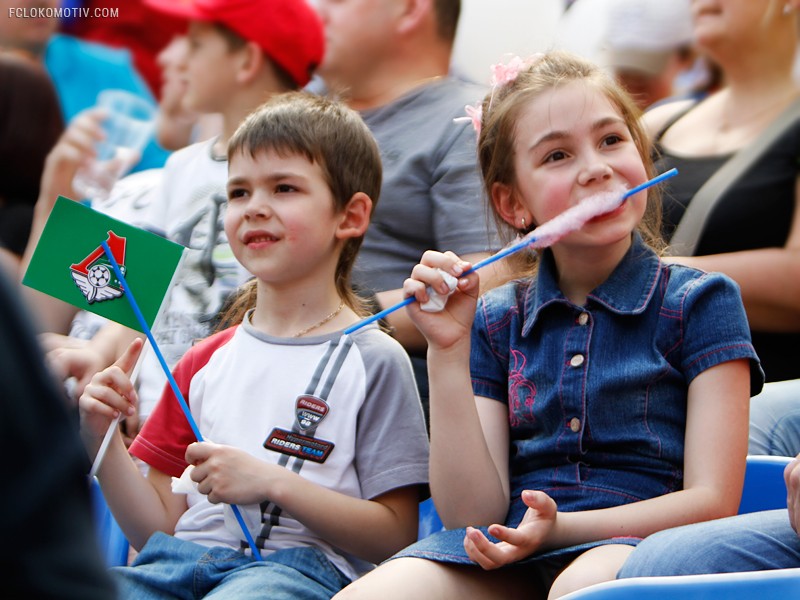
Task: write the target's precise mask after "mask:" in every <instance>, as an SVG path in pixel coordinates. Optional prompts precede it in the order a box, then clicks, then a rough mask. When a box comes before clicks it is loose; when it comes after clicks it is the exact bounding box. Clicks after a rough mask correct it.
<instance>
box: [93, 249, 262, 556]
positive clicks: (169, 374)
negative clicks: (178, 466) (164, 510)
mask: <svg viewBox="0 0 800 600" xmlns="http://www.w3.org/2000/svg"><path fill="white" fill-rule="evenodd" d="M102 246H103V250H104V251H105V253H106V256H107V257H108V260H109V261H110V262H111V266H112V267H113V268H114V274H115V275H116V276H117V279H118V280H119V282H120V284H121V285H122V288H123V290H125V297H126V298H128V302H129V303H130V305H131V308H132V309H133V313H134V314H135V315H136V318H137V319H138V321H139V324H140V325H141V326H142V330H143V331H144V334H145V336H147V340H148V341H149V342H150V346H151V347H152V348H153V352H154V353H155V355H156V358H158V362H159V363H160V364H161V368H162V369H163V371H164V374H165V375H166V376H167V381H168V382H169V385H170V387H171V388H172V392H173V393H174V394H175V398H176V399H177V400H178V404H180V407H181V410H182V411H183V414H184V416H185V417H186V420H187V421H188V423H189V427H191V428H192V432H193V433H194V437H195V439H196V440H197V441H198V442H202V441H204V440H203V435H202V434H201V433H200V429H199V428H198V427H197V423H196V422H195V420H194V417H192V413H191V411H190V410H189V405H188V404H187V403H186V400H185V399H184V397H183V394H182V393H181V390H180V388H179V387H178V383H177V382H176V381H175V378H174V377H173V376H172V371H170V369H169V366H168V365H167V361H166V360H164V355H163V354H162V353H161V349H160V348H159V347H158V344H156V340H155V338H153V332H152V331H150V327H149V326H148V325H147V319H145V318H144V315H143V314H142V311H141V310H139V305H138V304H137V303H136V299H135V298H134V297H133V293H132V292H131V290H130V288H129V287H128V282H127V281H125V276H124V275H123V274H122V269H120V267H119V263H118V262H117V259H116V258H115V257H114V253H113V252H111V248H109V247H108V243H107V242H106V241H105V240H103V242H102ZM230 507H231V510H232V511H233V515H234V516H235V517H236V520H237V521H238V522H239V527H241V529H242V532H243V533H244V537H245V539H246V540H247V544H248V545H249V546H250V550H251V551H252V552H253V556H254V557H255V558H256V559H258V560H263V558H262V557H261V553H260V552H259V550H258V547H257V546H256V543H255V540H254V539H253V536H252V535H251V533H250V530H249V529H248V527H247V524H246V523H245V522H244V518H242V513H241V511H240V510H239V507H238V506H236V505H235V504H231V505H230Z"/></svg>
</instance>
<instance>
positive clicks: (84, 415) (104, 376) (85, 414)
mask: <svg viewBox="0 0 800 600" xmlns="http://www.w3.org/2000/svg"><path fill="white" fill-rule="evenodd" d="M142 345H143V342H142V340H141V339H138V338H137V339H136V340H134V341H133V342H132V343H131V345H130V346H128V348H127V350H125V352H124V353H123V354H122V356H120V357H119V358H118V359H117V361H116V362H115V363H114V364H113V365H111V366H110V367H108V368H107V369H104V370H102V371H100V372H99V373H97V374H96V375H95V376H94V377H92V380H91V382H90V383H89V385H87V386H86V389H85V390H84V391H83V393H82V394H81V397H80V400H79V402H78V406H79V409H80V416H81V431H82V433H83V434H84V435H85V436H87V437H88V438H89V439H91V437H98V438H102V436H104V435H105V432H106V430H107V429H108V426H109V424H110V423H111V421H112V420H114V419H115V418H116V417H117V416H119V415H120V414H121V415H133V414H135V413H136V404H137V403H138V398H137V395H136V390H135V389H134V387H133V383H132V382H131V379H130V374H131V371H132V370H133V367H134V365H135V364H136V360H137V359H138V358H139V353H140V352H141V351H142Z"/></svg>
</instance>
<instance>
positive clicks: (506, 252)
mask: <svg viewBox="0 0 800 600" xmlns="http://www.w3.org/2000/svg"><path fill="white" fill-rule="evenodd" d="M677 174H678V169H670V170H669V171H664V172H663V173H661V175H657V176H655V177H653V178H652V179H650V180H649V181H645V182H644V183H641V184H639V185H637V186H636V187H634V188H631V189H629V190H628V191H627V192H625V193H624V194H623V195H622V202H624V201H625V200H627V199H628V198H630V197H631V196H633V195H634V194H638V193H639V192H641V191H642V190H645V189H647V188H649V187H650V186H653V185H656V184H657V183H661V182H662V181H664V180H665V179H669V178H670V177H673V176H675V175H677ZM535 241H536V236H531V237H530V238H527V239H525V240H522V241H521V242H519V243H517V244H513V245H511V246H509V247H508V248H504V249H503V250H500V251H499V252H497V253H496V254H492V255H491V256H488V257H486V258H484V259H483V260H481V261H479V262H477V263H475V264H474V265H473V266H472V268H471V269H469V270H468V271H465V272H464V273H463V274H462V275H461V277H466V276H467V275H469V274H470V273H474V272H475V271H477V270H478V269H480V268H481V267H485V266H486V265H490V264H492V263H493V262H496V261H498V260H500V259H501V258H505V257H506V256H508V255H509V254H514V253H515V252H519V251H520V250H522V249H523V248H526V247H527V246H530V245H531V244H532V243H533V242H535ZM412 302H416V298H414V296H409V297H408V298H404V299H403V300H401V301H400V302H398V303H397V304H395V305H394V306H390V307H389V308H384V309H383V310H382V311H381V312H378V313H375V314H374V315H370V316H369V317H367V318H366V319H363V320H362V321H359V322H358V323H355V324H353V325H351V326H350V327H348V328H347V329H345V330H344V333H345V334H349V333H353V332H354V331H358V330H359V329H361V328H362V327H366V326H367V325H369V324H370V323H374V322H375V321H378V320H379V319H382V318H383V317H385V316H387V315H390V314H392V313H393V312H395V311H397V310H400V309H401V308H403V307H404V306H408V305H409V304H411V303H412Z"/></svg>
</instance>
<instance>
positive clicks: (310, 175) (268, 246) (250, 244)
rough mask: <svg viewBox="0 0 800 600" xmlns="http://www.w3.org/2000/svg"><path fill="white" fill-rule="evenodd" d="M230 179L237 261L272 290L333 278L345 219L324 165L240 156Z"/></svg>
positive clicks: (231, 235) (230, 227) (228, 228)
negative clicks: (334, 196) (337, 204)
mask: <svg viewBox="0 0 800 600" xmlns="http://www.w3.org/2000/svg"><path fill="white" fill-rule="evenodd" d="M228 174H229V177H228V205H227V210H226V213H225V234H226V235H227V236H228V241H229V243H230V245H231V249H232V251H233V253H234V255H235V256H236V259H237V260H238V261H239V262H240V263H241V264H242V265H243V266H244V267H245V268H246V269H247V270H248V271H250V273H252V274H253V275H255V276H256V277H258V279H260V280H261V281H264V282H268V283H270V284H276V285H280V284H281V283H297V282H298V281H300V280H301V279H304V278H305V279H306V280H307V281H309V282H311V281H313V280H315V279H316V280H317V281H320V280H321V279H319V278H330V277H331V274H332V273H333V272H334V267H335V265H336V260H337V258H338V254H339V252H338V251H337V247H336V244H337V229H338V227H339V225H340V223H341V221H342V219H343V216H342V214H341V213H339V214H337V213H336V212H335V211H334V200H333V196H332V194H331V191H330V188H329V186H328V184H327V182H326V180H325V178H324V175H323V172H322V169H321V168H320V167H319V165H317V164H316V163H312V162H310V161H309V160H307V159H306V158H305V157H304V156H299V155H295V154H287V155H286V156H281V155H279V154H278V153H276V152H275V151H273V150H269V151H263V152H259V153H257V154H256V156H255V158H253V157H252V156H251V155H250V153H249V152H238V153H236V154H235V155H234V156H233V157H231V160H230V164H229V169H228Z"/></svg>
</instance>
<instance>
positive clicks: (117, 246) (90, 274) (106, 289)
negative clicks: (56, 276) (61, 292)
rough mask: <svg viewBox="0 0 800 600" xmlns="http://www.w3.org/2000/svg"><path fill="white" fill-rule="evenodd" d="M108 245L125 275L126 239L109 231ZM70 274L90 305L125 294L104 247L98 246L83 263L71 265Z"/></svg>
mask: <svg viewBox="0 0 800 600" xmlns="http://www.w3.org/2000/svg"><path fill="white" fill-rule="evenodd" d="M106 243H107V244H108V247H109V248H110V249H111V252H112V253H113V254H114V258H115V259H116V261H117V263H119V266H120V269H121V270H122V273H123V275H124V274H125V266H124V265H125V246H126V244H127V241H126V239H125V238H124V237H120V236H118V235H117V234H115V233H114V232H113V231H109V232H108V238H107V239H106ZM70 272H71V273H72V279H73V280H74V281H75V285H77V286H78V288H79V289H80V291H81V293H82V294H83V295H84V297H85V298H86V301H87V302H88V303H89V304H92V303H93V302H102V301H104V300H113V299H114V298H119V297H121V296H122V295H123V294H124V293H125V290H124V289H123V288H122V285H121V284H120V282H119V280H118V279H117V277H116V275H115V274H114V269H113V267H112V266H111V263H110V262H109V260H108V257H107V256H106V254H105V251H104V250H103V246H98V247H97V248H96V249H95V250H94V251H92V252H91V253H90V254H89V255H88V256H87V257H86V258H84V259H83V260H82V261H81V262H79V263H75V264H72V265H70Z"/></svg>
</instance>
